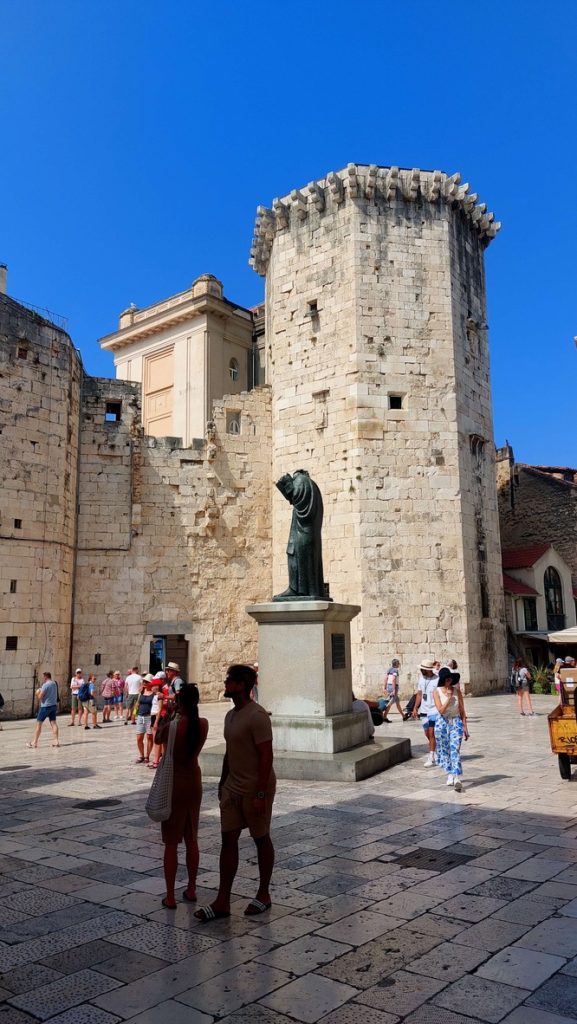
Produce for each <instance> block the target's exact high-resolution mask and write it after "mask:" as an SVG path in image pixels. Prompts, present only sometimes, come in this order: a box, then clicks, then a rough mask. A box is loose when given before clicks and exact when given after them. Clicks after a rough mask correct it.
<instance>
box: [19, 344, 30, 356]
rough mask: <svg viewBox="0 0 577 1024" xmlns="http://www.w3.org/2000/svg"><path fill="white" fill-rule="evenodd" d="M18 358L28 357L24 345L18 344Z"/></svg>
mask: <svg viewBox="0 0 577 1024" xmlns="http://www.w3.org/2000/svg"><path fill="white" fill-rule="evenodd" d="M18 358H19V359H28V349H27V348H25V347H24V345H19V346H18Z"/></svg>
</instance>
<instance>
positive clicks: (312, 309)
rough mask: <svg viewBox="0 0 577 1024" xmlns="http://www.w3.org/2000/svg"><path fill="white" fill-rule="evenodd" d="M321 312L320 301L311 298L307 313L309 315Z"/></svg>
mask: <svg viewBox="0 0 577 1024" xmlns="http://www.w3.org/2000/svg"><path fill="white" fill-rule="evenodd" d="M318 312H319V307H318V302H317V300H316V299H311V301H310V302H307V313H308V315H309V316H317V315H318Z"/></svg>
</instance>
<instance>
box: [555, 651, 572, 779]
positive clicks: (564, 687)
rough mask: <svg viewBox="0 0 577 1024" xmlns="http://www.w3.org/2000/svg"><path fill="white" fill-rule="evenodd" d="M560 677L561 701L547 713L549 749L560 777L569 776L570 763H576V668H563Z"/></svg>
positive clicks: (565, 777)
mask: <svg viewBox="0 0 577 1024" xmlns="http://www.w3.org/2000/svg"><path fill="white" fill-rule="evenodd" d="M559 675H560V677H561V701H560V703H559V704H558V705H557V707H556V708H555V710H554V711H552V712H551V714H550V715H549V739H550V741H551V750H552V751H553V753H554V754H557V756H558V758H559V773H560V775H561V778H562V779H570V778H571V765H572V764H577V706H576V705H575V697H576V694H577V669H575V668H564V669H561V671H560V673H559Z"/></svg>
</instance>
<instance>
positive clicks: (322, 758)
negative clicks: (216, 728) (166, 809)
mask: <svg viewBox="0 0 577 1024" xmlns="http://www.w3.org/2000/svg"><path fill="white" fill-rule="evenodd" d="M224 750H225V748H224V744H219V746H217V747H209V749H208V750H203V751H202V753H201V755H200V758H199V761H200V766H201V769H202V773H203V775H206V776H212V777H215V776H216V777H217V778H220V771H221V768H222V759H223V756H224ZM410 758H411V741H410V740H409V739H398V740H396V739H392V738H391V739H378V740H375V741H374V742H373V743H365V744H364V745H363V746H361V747H354V748H353V749H352V750H341V751H339V752H338V753H337V754H324V753H323V754H313V753H310V752H309V751H300V750H275V752H274V770H275V775H276V777H277V779H304V780H306V781H311V782H315V781H319V782H360V780H361V779H368V778H369V776H371V775H376V774H377V772H384V771H386V770H387V768H392V767H393V765H395V764H400V763H401V762H402V761H409V760H410Z"/></svg>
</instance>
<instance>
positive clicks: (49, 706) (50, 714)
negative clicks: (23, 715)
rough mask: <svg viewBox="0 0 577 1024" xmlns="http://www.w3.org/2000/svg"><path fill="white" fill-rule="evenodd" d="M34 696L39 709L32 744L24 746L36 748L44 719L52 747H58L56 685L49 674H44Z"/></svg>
mask: <svg viewBox="0 0 577 1024" xmlns="http://www.w3.org/2000/svg"><path fill="white" fill-rule="evenodd" d="M36 696H37V698H38V700H39V701H40V707H39V708H38V714H37V716H36V728H35V730H34V738H33V740H32V743H27V744H26V746H27V747H32V748H34V749H35V748H36V747H37V746H38V740H39V739H40V733H41V732H42V725H43V723H44V722H45V721H46V719H48V721H49V722H50V728H51V729H52V736H53V743H52V746H53V747H59V746H60V741H59V739H58V723H57V721H56V712H57V710H58V683H57V682H56V680H54V679H53V678H52V673H51V672H44V682H43V683H42V686H41V687H40V688H39V689H38V690H36Z"/></svg>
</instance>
